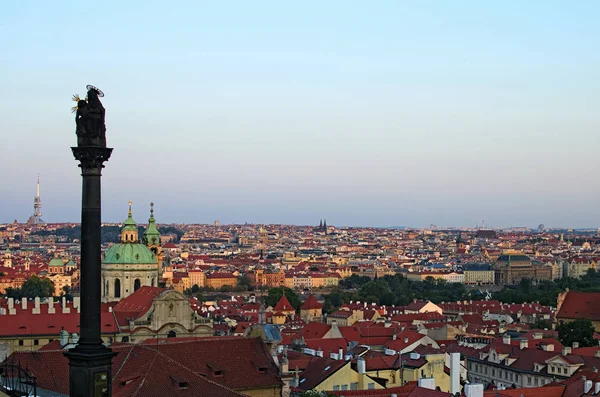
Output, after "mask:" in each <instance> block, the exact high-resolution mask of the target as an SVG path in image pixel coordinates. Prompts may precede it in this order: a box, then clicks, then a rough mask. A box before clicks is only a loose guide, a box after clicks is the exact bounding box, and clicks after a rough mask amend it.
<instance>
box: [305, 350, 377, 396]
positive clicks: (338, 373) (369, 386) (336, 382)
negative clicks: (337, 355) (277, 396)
mask: <svg viewBox="0 0 600 397" xmlns="http://www.w3.org/2000/svg"><path fill="white" fill-rule="evenodd" d="M358 361H359V364H358V371H357V370H355V369H354V368H353V367H352V361H351V360H348V361H346V360H330V359H327V358H321V357H313V358H311V360H310V362H309V363H308V364H307V366H306V369H305V370H304V371H303V372H302V373H301V374H300V375H299V377H298V379H297V382H298V384H297V387H298V388H299V389H301V390H315V391H319V392H320V391H342V390H378V389H384V387H383V386H381V385H380V384H379V383H377V382H375V380H374V379H372V378H371V377H369V376H368V375H367V374H366V373H365V371H364V365H363V363H364V361H362V360H360V359H359V360H358ZM361 361H362V363H361ZM361 372H362V373H361Z"/></svg>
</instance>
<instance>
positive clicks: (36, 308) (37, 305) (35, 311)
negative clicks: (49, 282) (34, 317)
mask: <svg viewBox="0 0 600 397" xmlns="http://www.w3.org/2000/svg"><path fill="white" fill-rule="evenodd" d="M34 302H35V303H34V304H35V306H34V307H33V310H32V311H31V313H32V314H40V298H39V296H36V297H35V299H34Z"/></svg>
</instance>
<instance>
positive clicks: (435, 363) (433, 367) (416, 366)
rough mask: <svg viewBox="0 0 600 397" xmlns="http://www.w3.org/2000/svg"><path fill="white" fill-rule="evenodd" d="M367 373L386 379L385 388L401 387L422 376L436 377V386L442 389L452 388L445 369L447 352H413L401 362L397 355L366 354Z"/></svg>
mask: <svg viewBox="0 0 600 397" xmlns="http://www.w3.org/2000/svg"><path fill="white" fill-rule="evenodd" d="M364 361H365V366H366V374H367V375H368V376H369V377H371V378H377V379H381V380H384V381H385V382H386V383H385V388H386V389H389V388H391V387H399V386H402V385H404V384H405V383H406V382H413V381H418V380H419V379H421V378H433V379H435V385H436V387H439V388H440V390H441V391H444V392H448V391H449V390H450V376H449V374H447V373H446V372H445V371H444V368H445V354H444V353H440V354H431V355H427V356H421V355H419V354H415V353H411V354H409V355H407V356H406V358H404V365H401V364H400V360H398V356H397V355H393V356H392V355H390V356H381V355H377V356H372V357H370V356H365V357H364Z"/></svg>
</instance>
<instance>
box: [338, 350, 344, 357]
mask: <svg viewBox="0 0 600 397" xmlns="http://www.w3.org/2000/svg"><path fill="white" fill-rule="evenodd" d="M338 357H339V358H340V360H343V359H344V349H342V348H341V347H340V349H339V350H338Z"/></svg>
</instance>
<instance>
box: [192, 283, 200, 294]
mask: <svg viewBox="0 0 600 397" xmlns="http://www.w3.org/2000/svg"><path fill="white" fill-rule="evenodd" d="M198 292H200V287H198V284H194V285H192V294H197V293H198Z"/></svg>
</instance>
